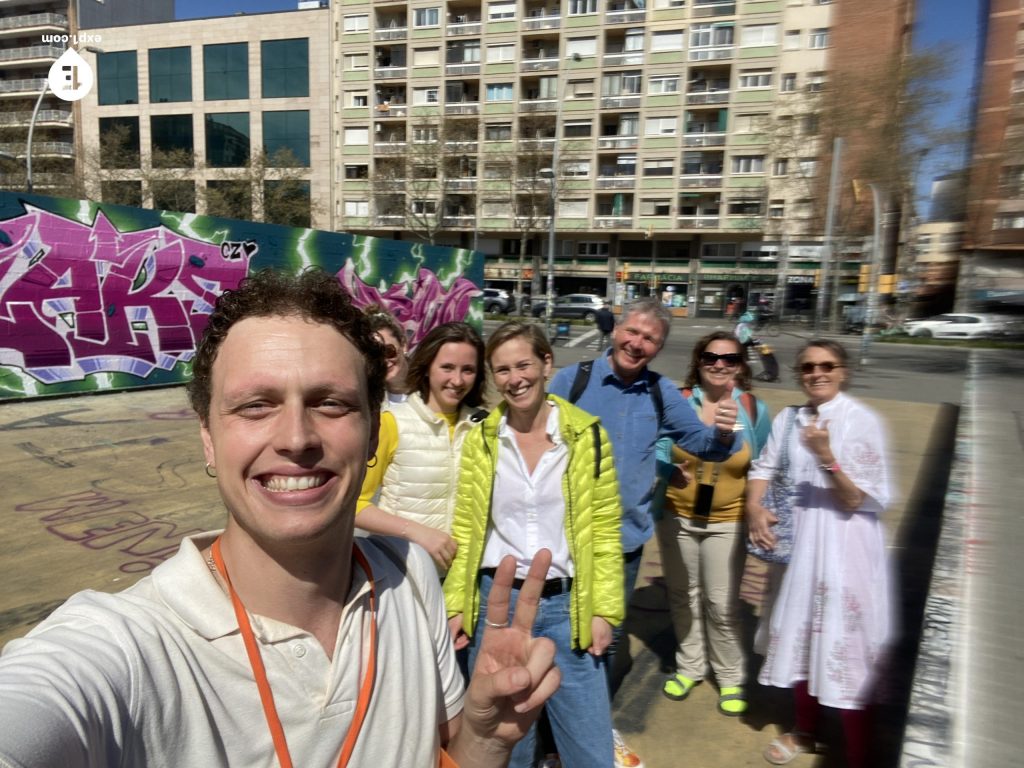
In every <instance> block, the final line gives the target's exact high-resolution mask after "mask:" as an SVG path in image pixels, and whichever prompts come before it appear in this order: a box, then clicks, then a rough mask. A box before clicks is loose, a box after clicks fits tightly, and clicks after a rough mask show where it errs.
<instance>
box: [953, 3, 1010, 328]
mask: <svg viewBox="0 0 1024 768" xmlns="http://www.w3.org/2000/svg"><path fill="white" fill-rule="evenodd" d="M982 8H983V15H984V25H983V30H984V37H983V39H984V55H983V61H982V65H981V75H980V82H979V88H978V98H977V111H976V116H975V128H974V137H973V146H972V152H971V171H970V178H969V184H968V192H967V222H966V233H965V242H964V261H963V265H962V268H961V272H960V283H959V286H958V304H959V305H960V306H971V307H984V308H987V309H998V308H1000V305H1001V304H1006V305H1012V306H1013V307H1015V308H1016V309H1017V310H1018V311H1019V310H1020V309H1021V308H1022V307H1024V2H1022V0H986V1H985V2H983V3H982Z"/></svg>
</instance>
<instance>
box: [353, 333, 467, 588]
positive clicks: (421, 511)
mask: <svg viewBox="0 0 1024 768" xmlns="http://www.w3.org/2000/svg"><path fill="white" fill-rule="evenodd" d="M483 364H484V343H483V341H482V340H481V339H480V336H479V335H478V334H477V332H476V331H475V330H473V328H472V327H471V326H469V325H466V323H445V324H443V325H439V326H437V327H436V328H434V329H433V330H431V331H430V332H429V333H427V335H426V336H424V337H423V340H422V341H421V342H420V343H419V345H418V346H417V347H416V350H415V351H414V352H413V353H412V357H411V359H410V360H409V371H408V373H407V374H406V386H407V389H408V391H409V398H408V399H407V400H406V401H405V402H403V403H392V405H391V409H390V410H388V411H384V412H382V413H381V415H380V444H379V445H378V448H377V453H376V454H374V458H373V459H372V460H371V462H370V465H369V468H368V469H367V471H366V479H365V480H364V481H363V489H362V493H361V494H360V496H359V505H358V510H359V513H358V515H357V516H356V525H357V526H358V527H359V528H362V529H363V530H365V531H369V532H371V533H379V534H386V535H389V536H399V537H401V538H403V539H408V540H409V541H413V542H415V543H417V544H419V545H420V546H421V547H423V548H424V549H425V550H427V553H428V554H429V555H430V556H431V557H432V558H433V559H434V563H435V564H436V566H437V569H438V572H439V573H441V574H443V573H445V572H446V571H447V570H448V566H449V565H451V562H452V558H454V557H455V548H456V544H455V539H453V538H452V537H451V530H452V515H453V514H454V511H455V488H456V482H457V480H458V473H459V458H460V456H461V455H462V442H463V440H465V438H466V435H467V434H468V433H469V431H470V429H471V428H472V427H473V426H474V424H475V423H476V421H479V419H480V418H481V417H482V416H483V415H486V414H484V413H482V412H479V411H478V409H479V407H480V404H481V403H482V402H483V394H482V393H483V385H484V379H483ZM378 491H379V492H380V496H379V498H378V500H377V503H376V504H374V503H373V498H374V496H376V495H377V492H378Z"/></svg>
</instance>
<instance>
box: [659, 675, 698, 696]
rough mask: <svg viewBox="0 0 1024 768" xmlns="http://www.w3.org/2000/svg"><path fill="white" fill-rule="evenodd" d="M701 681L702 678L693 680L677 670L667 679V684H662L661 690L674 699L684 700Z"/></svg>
mask: <svg viewBox="0 0 1024 768" xmlns="http://www.w3.org/2000/svg"><path fill="white" fill-rule="evenodd" d="M699 682H700V680H691V679H690V678H688V677H684V676H683V675H680V674H679V673H678V672H677V673H676V674H674V675H672V677H670V678H669V679H668V680H666V681H665V684H664V685H663V686H661V692H662V693H664V694H665V695H666V696H668V697H669V698H670V699H672V700H673V701H682V700H683V699H685V698H686V697H687V696H689V695H690V691H692V690H693V688H694V686H695V685H697V683H699Z"/></svg>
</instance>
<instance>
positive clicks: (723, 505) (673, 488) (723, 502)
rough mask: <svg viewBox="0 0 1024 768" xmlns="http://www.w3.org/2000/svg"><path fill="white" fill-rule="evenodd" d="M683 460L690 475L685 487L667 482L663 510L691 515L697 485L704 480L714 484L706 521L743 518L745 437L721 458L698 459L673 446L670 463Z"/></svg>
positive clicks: (747, 459)
mask: <svg viewBox="0 0 1024 768" xmlns="http://www.w3.org/2000/svg"><path fill="white" fill-rule="evenodd" d="M683 462H686V470H687V472H688V473H689V474H690V476H691V477H692V478H693V479H692V481H691V482H690V483H689V484H688V485H687V486H686V487H685V488H680V487H679V486H678V485H676V484H674V483H672V482H669V484H668V487H667V488H666V489H665V509H666V511H667V512H671V513H672V514H675V515H681V516H683V517H688V518H691V519H692V518H693V517H694V514H693V505H694V502H695V500H696V498H697V486H698V485H699V484H700V483H706V484H708V485H714V486H715V492H714V496H712V498H711V514H710V515H709V516H708V522H709V523H734V522H738V521H740V520H742V519H743V502H744V494H745V492H746V488H747V470H748V469H750V445H749V444H748V443H747V442H746V441H743V445H742V447H741V448H740V449H739V450H738V451H736V453H734V454H733V455H732V456H730V457H729V458H728V459H727V460H726V461H724V462H721V461H719V462H714V461H702V460H701V459H698V458H697V457H696V456H693V455H691V454H689V453H687V452H686V451H684V450H683V449H682V448H680V447H679V446H673V448H672V463H674V464H681V463H683Z"/></svg>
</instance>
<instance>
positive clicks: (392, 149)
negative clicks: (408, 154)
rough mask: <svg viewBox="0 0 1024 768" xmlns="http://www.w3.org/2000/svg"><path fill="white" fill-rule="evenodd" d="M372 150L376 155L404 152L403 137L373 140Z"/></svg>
mask: <svg viewBox="0 0 1024 768" xmlns="http://www.w3.org/2000/svg"><path fill="white" fill-rule="evenodd" d="M373 151H374V152H375V153H376V154H378V155H400V154H402V153H403V152H405V139H398V140H389V139H382V140H379V141H375V142H374V143H373Z"/></svg>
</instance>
